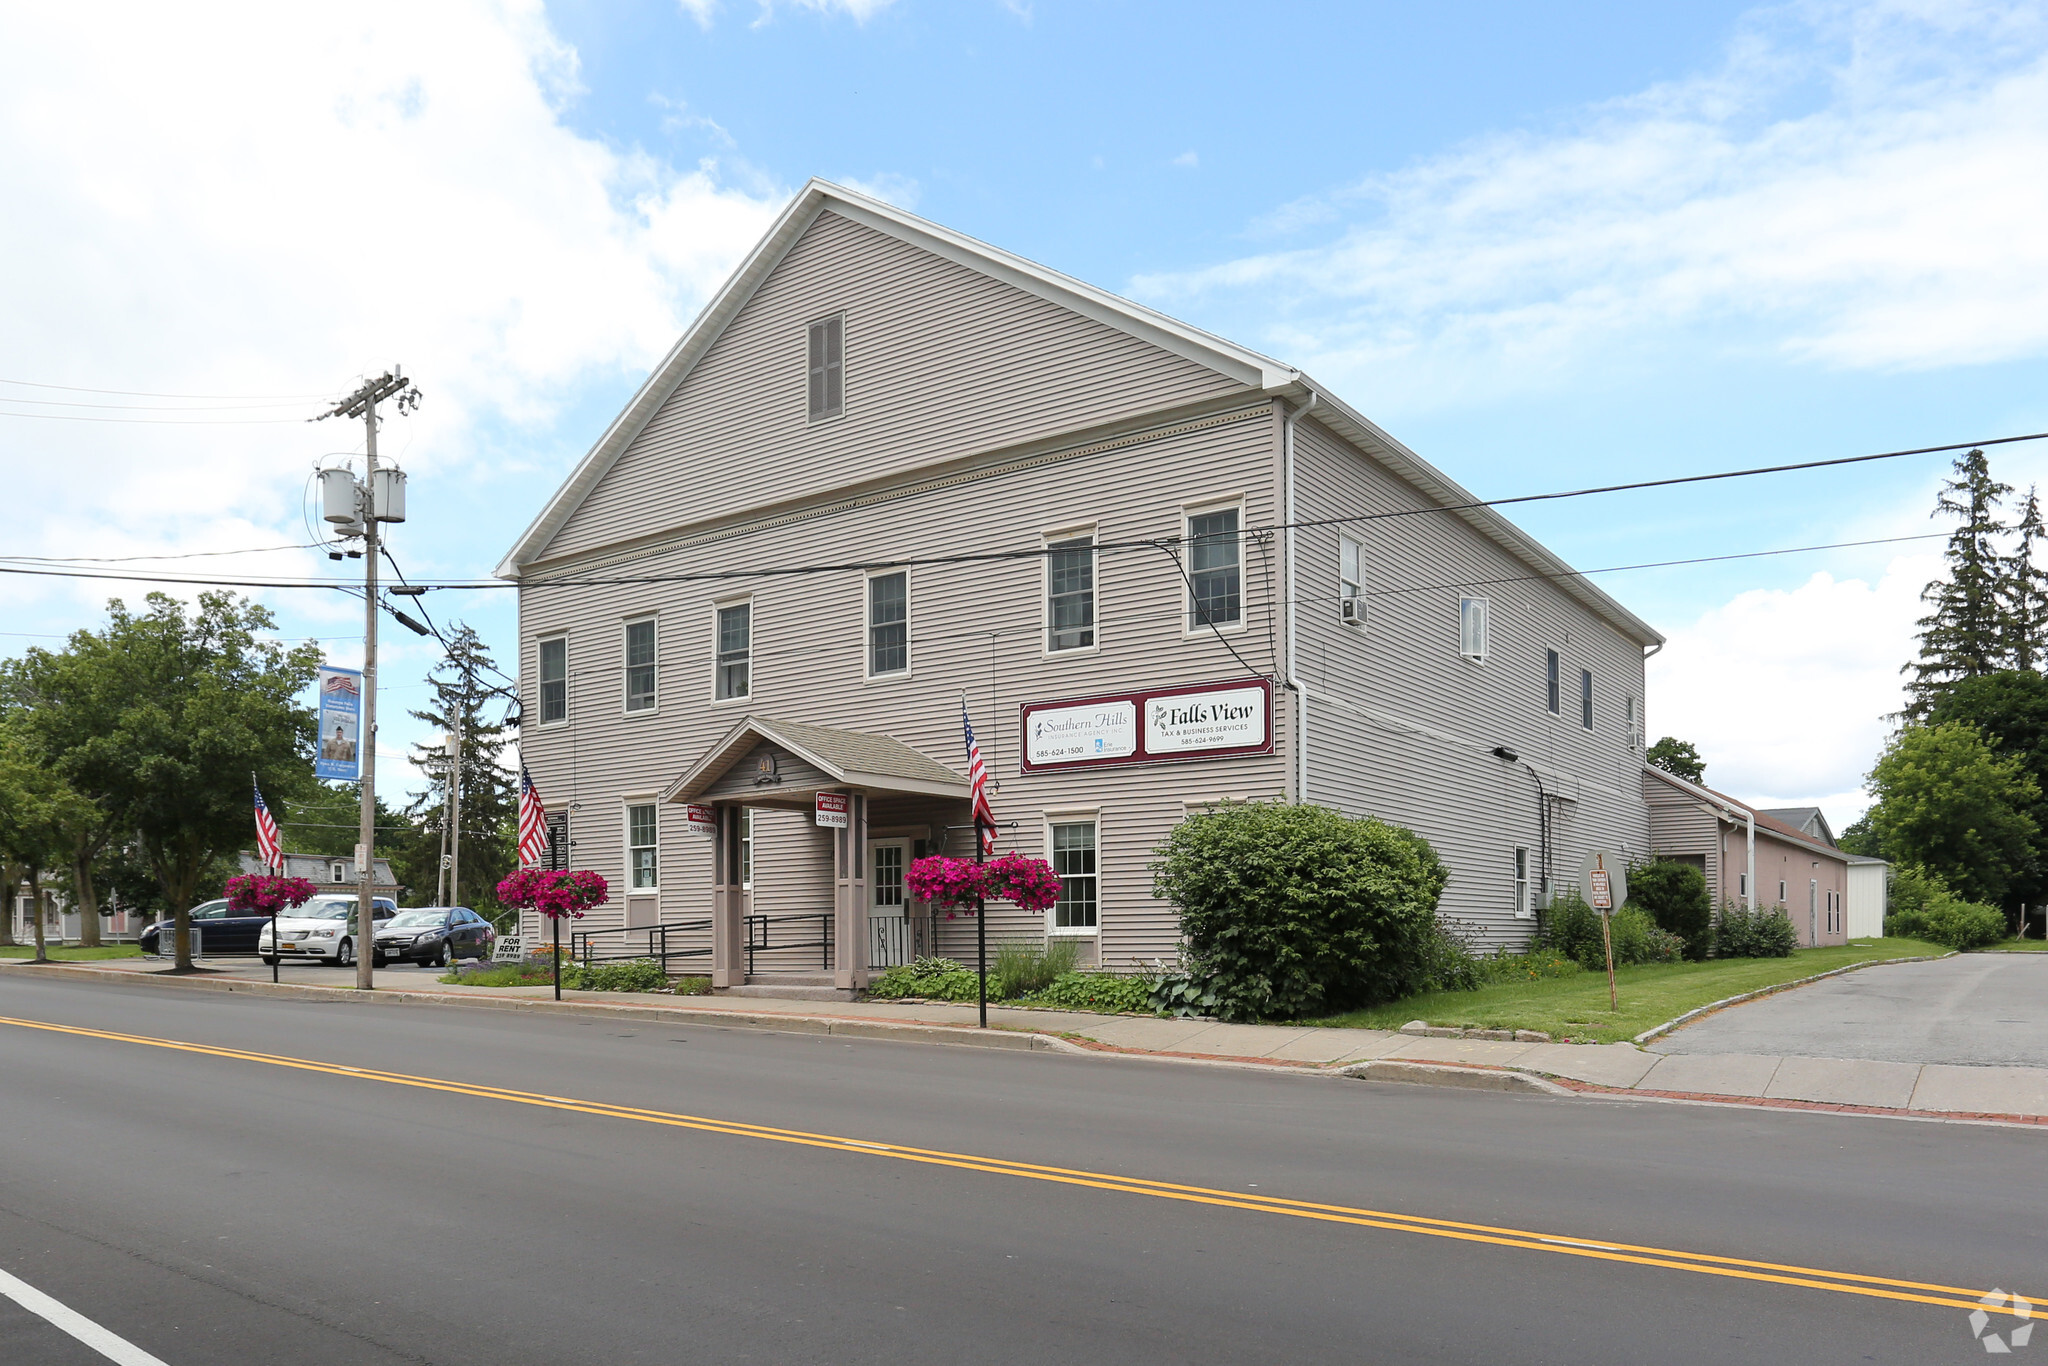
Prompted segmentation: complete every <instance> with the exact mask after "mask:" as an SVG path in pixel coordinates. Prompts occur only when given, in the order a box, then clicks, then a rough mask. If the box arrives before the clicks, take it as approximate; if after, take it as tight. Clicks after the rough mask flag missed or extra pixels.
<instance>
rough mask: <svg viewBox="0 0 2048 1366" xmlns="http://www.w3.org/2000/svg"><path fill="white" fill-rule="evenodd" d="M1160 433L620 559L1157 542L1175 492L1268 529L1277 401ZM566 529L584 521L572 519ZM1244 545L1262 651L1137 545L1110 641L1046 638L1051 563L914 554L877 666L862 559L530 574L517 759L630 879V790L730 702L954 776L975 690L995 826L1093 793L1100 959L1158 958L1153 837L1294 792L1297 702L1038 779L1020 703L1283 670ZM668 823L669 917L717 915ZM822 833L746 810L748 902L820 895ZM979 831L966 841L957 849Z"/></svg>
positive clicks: (588, 862) (665, 815) (1104, 629)
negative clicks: (542, 697) (1156, 757)
mask: <svg viewBox="0 0 2048 1366" xmlns="http://www.w3.org/2000/svg"><path fill="white" fill-rule="evenodd" d="M850 335H851V334H850V333H849V336H850ZM849 354H851V342H849ZM1164 431H1165V434H1163V435H1157V436H1153V437H1150V438H1145V439H1137V440H1128V441H1125V442H1123V443H1122V444H1119V445H1118V446H1116V447H1115V448H1114V449H1111V450H1107V451H1100V452H1097V453H1094V454H1086V455H1080V456H1076V457H1073V458H1071V459H1054V460H1050V461H1047V462H1044V463H1036V464H1031V465H1028V466H1027V467H1025V468H1021V469H1016V468H1003V469H999V470H998V471H996V472H991V473H986V474H983V475H980V476H976V477H972V478H963V479H959V480H955V481H952V482H948V483H946V484H944V485H943V486H941V487H937V488H929V489H926V490H925V491H922V492H919V493H917V494H916V495H915V496H911V497H906V498H903V499H901V500H897V501H884V502H879V503H870V504H867V505H864V506H860V507H856V508H851V509H843V510H826V511H822V512H820V513H818V514H817V515H815V516H811V517H808V518H807V519H805V520H801V521H798V522H794V523H784V524H781V525H778V526H776V527H774V528H772V529H766V530H759V531H746V530H740V531H737V532H735V533H733V534H729V535H726V536H724V537H723V538H722V539H718V540H715V541H713V542H711V543H708V544H704V545H698V546H694V547H691V548H687V549H674V550H664V551H660V552H656V553H649V554H645V555H642V556H638V557H635V558H634V559H633V560H632V561H631V564H632V572H633V573H634V574H636V575H637V574H648V575H661V574H672V573H701V572H705V571H715V570H720V569H723V568H727V567H733V566H748V567H761V568H772V567H775V566H779V565H806V564H815V563H818V562H820V561H830V560H832V559H840V558H843V559H853V558H872V557H879V556H896V555H902V556H906V557H908V556H918V555H938V554H946V553H950V552H959V551H963V550H1004V549H1022V550H1028V549H1033V548H1036V547H1037V546H1039V545H1040V544H1041V537H1042V535H1043V533H1045V532H1049V531H1055V530H1065V529H1069V528H1073V527H1077V526H1084V525H1092V526H1093V528H1094V533H1095V535H1096V537H1097V539H1098V540H1099V541H1110V542H1125V541H1133V540H1143V539H1155V540H1167V539H1171V538H1175V537H1178V536H1179V535H1180V534H1181V533H1182V515H1183V505H1184V504H1185V503H1190V502H1200V503H1206V502H1211V501H1214V500H1217V499H1221V498H1226V497H1228V498H1238V499H1242V501H1243V508H1244V511H1243V514H1242V524H1249V525H1260V524H1267V525H1270V524H1271V523H1272V522H1273V521H1274V520H1275V519H1276V517H1277V508H1276V507H1275V504H1274V501H1273V492H1272V490H1273V480H1272V473H1273V467H1274V444H1273V443H1274V431H1275V421H1274V416H1273V410H1272V407H1271V405H1270V404H1267V403H1257V404H1254V405H1251V406H1249V407H1247V408H1244V409H1241V410H1238V411H1237V412H1235V413H1228V414H1223V415H1220V416H1216V417H1210V418H1206V419H1203V420H1200V421H1195V422H1181V423H1177V424H1171V425H1169V426H1168V427H1166V428H1165V429H1164ZM1085 437H1086V434H1083V439H1084V441H1083V442H1082V443H1077V444H1084V443H1085ZM1084 448H1085V447H1084ZM738 449H739V451H741V452H745V451H746V449H747V448H746V447H745V446H744V445H742V446H740V447H739V448H738ZM757 463H758V458H757V457H754V456H752V455H751V454H749V455H747V456H746V457H745V461H744V468H740V467H739V466H738V462H737V461H736V462H735V464H734V467H733V468H731V469H730V470H729V472H728V479H729V482H730V483H732V484H733V485H735V486H737V487H738V488H740V489H742V490H744V488H745V487H747V486H748V485H749V483H750V481H751V480H752V478H753V472H754V470H755V468H756V467H757ZM680 496H681V495H679V494H677V493H674V492H666V493H661V494H659V495H657V498H656V500H657V502H659V503H660V505H661V506H664V507H673V500H675V499H677V498H679V497H680ZM575 529H576V523H575V522H574V521H573V520H572V522H571V524H570V530H572V531H574V530H575ZM1241 564H1242V586H1243V598H1244V602H1245V624H1244V627H1243V629H1241V630H1239V631H1237V632H1234V633H1232V634H1231V635H1230V637H1229V639H1230V642H1231V644H1232V645H1234V646H1235V648H1236V649H1237V650H1238V651H1239V653H1241V654H1242V655H1243V656H1244V658H1245V660H1246V661H1247V662H1248V663H1249V665H1250V669H1247V668H1246V667H1245V666H1244V665H1243V664H1240V663H1239V662H1238V661H1237V660H1236V659H1234V658H1232V656H1231V654H1230V653H1229V651H1228V650H1227V649H1226V648H1225V647H1224V646H1223V645H1222V644H1219V643H1218V641H1217V640H1216V639H1215V638H1214V636H1213V635H1212V634H1210V633H1208V632H1203V633H1199V634H1190V633H1188V632H1186V631H1185V630H1184V622H1185V614H1186V588H1185V583H1184V581H1183V579H1182V578H1181V575H1180V571H1179V569H1178V568H1177V567H1176V565H1175V563H1174V562H1173V561H1171V560H1170V559H1169V558H1168V556H1167V554H1166V553H1165V552H1163V551H1161V550H1159V549H1157V548H1153V547H1150V546H1147V547H1143V548H1139V549H1132V550H1126V551H1122V552H1104V553H1102V554H1100V555H1098V557H1097V562H1096V574H1095V587H1096V617H1097V628H1096V629H1097V642H1098V644H1097V649H1096V650H1095V651H1093V652H1089V653H1075V654H1068V655H1060V656H1051V657H1048V656H1047V655H1046V654H1045V652H1044V650H1043V630H1044V618H1043V596H1044V565H1043V561H1042V560H1041V559H1039V558H1036V557H1033V558H1026V559H1020V560H1016V561H1007V562H996V563H992V564H968V565H950V566H939V565H927V566H918V567H914V568H912V569H911V570H910V638H911V644H910V658H911V668H910V672H909V674H908V675H907V676H892V677H886V678H878V679H869V678H867V677H866V676H865V669H864V658H865V655H864V651H865V644H866V640H865V620H866V619H865V613H864V595H865V593H866V578H865V576H864V575H862V574H861V573H859V572H857V571H840V572H833V573H829V574H822V575H814V576H801V577H786V578H777V577H762V578H755V579H746V580H739V581H732V582H723V583H718V584H715V585H713V584H705V583H681V584H650V585H639V586H634V585H625V586H598V585H586V586H564V587H559V588H555V587H549V586H547V585H545V584H544V583H534V582H529V583H527V584H525V585H523V586H522V588H521V591H520V643H521V679H522V684H521V686H522V688H523V690H524V695H525V697H526V705H527V707H528V709H529V712H528V714H529V715H534V716H537V715H538V714H539V711H538V705H537V698H536V691H537V677H536V671H537V667H538V650H537V642H538V640H539V639H540V638H542V637H545V636H549V635H553V634H557V633H566V634H567V635H568V638H569V652H568V653H569V717H568V720H567V721H566V722H563V723H558V724H554V725H538V724H536V725H531V726H529V727H528V728H527V729H526V731H525V733H524V735H523V737H522V748H523V754H524V758H525V762H526V764H527V766H528V768H529V769H530V770H531V772H532V774H533V777H534V781H535V782H536V784H538V786H539V787H540V789H541V793H542V796H543V798H544V799H545V800H546V801H547V803H548V805H549V809H550V810H560V809H562V808H564V807H568V806H574V807H576V808H577V809H575V810H574V811H573V812H572V816H571V822H572V825H571V838H572V840H573V841H574V848H573V857H574V863H575V866H577V867H585V868H595V869H597V870H598V871H599V872H601V873H603V874H604V875H605V876H606V877H607V878H621V879H622V878H623V877H624V873H625V850H624V818H623V813H622V810H621V808H622V806H623V803H624V799H625V798H626V796H627V795H628V794H635V795H639V794H649V793H654V792H658V791H660V790H661V789H662V788H664V787H666V786H667V785H668V784H669V783H670V782H672V781H673V780H674V779H675V778H676V777H677V776H678V775H679V774H681V773H682V772H684V771H685V770H686V769H687V768H689V767H690V766H691V765H692V764H693V763H695V762H696V761H697V759H698V758H699V757H700V756H701V755H702V754H703V753H704V752H705V750H706V749H708V748H709V746H710V745H711V744H712V743H713V742H714V741H715V740H716V739H718V738H719V737H720V736H722V735H723V734H725V733H726V732H727V731H728V730H729V729H731V727H733V726H734V725H736V724H737V723H738V722H739V720H740V718H741V717H743V716H745V715H747V714H749V713H754V714H758V715H761V716H766V717H774V718H782V719H787V720H792V721H805V722H812V723H816V724H819V725H828V726H839V727H844V728H847V729H851V730H864V731H870V732H875V733H879V734H885V735H890V736H893V737H895V738H896V739H898V740H901V741H903V742H904V743H906V744H909V745H911V746H913V747H915V748H917V749H919V750H921V751H923V752H924V753H926V754H928V755H930V756H932V757H933V758H935V759H938V760H939V761H941V762H943V763H945V764H947V765H948V766H949V767H952V768H954V769H955V770H956V771H958V772H961V773H963V774H964V772H965V770H966V764H965V756H964V754H963V752H962V740H961V733H960V703H961V696H962V693H963V692H964V693H965V694H966V696H967V703H968V706H969V708H970V710H971V712H972V715H973V719H974V723H975V729H976V732H977V735H978V737H979V738H980V741H981V744H982V752H983V755H984V758H985V760H986V762H987V763H988V766H989V771H990V774H991V777H992V778H993V779H994V780H995V781H997V782H999V783H1000V784H1001V788H1000V790H999V791H998V792H996V793H995V794H994V796H993V802H994V806H995V811H996V815H997V818H998V819H999V820H1001V821H1004V822H1008V821H1016V822H1018V826H1017V828H1016V830H1015V831H1014V833H1013V832H1011V831H1008V830H1006V831H1005V832H1004V834H1003V839H1002V842H1001V843H1002V848H1004V849H1005V850H1008V849H1011V848H1015V849H1017V850H1018V851H1020V852H1023V853H1026V854H1032V855H1038V856H1041V857H1042V856H1045V855H1046V853H1047V850H1046V848H1045V843H1046V840H1045V833H1044V827H1045V816H1044V813H1045V812H1046V811H1047V810H1049V809H1071V808H1078V807H1093V808H1097V809H1099V816H1098V817H1097V819H1098V822H1099V826H1098V828H1099V836H1098V839H1099V845H1098V849H1099V852H1098V868H1099V876H1100V891H1099V896H1100V906H1101V934H1100V941H1101V947H1100V954H1101V959H1102V961H1103V962H1104V963H1105V964H1106V965H1108V966H1111V967H1131V966H1134V965H1137V964H1141V963H1145V962H1149V961H1150V960H1151V959H1153V958H1159V957H1168V958H1170V957H1172V956H1173V954H1174V952H1175V945H1176V942H1177V938H1178V935H1177V929H1176V924H1175V918H1174V916H1173V913H1172V911H1171V908H1170V907H1169V906H1167V905H1166V904H1165V903H1163V902H1159V901H1156V900H1154V899H1153V898H1152V895H1151V876H1150V873H1149V872H1148V871H1147V864H1148V863H1149V861H1150V859H1151V855H1152V850H1153V848H1154V847H1155V846H1156V845H1157V844H1158V843H1159V842H1160V840H1161V839H1163V838H1164V836H1165V834H1166V833H1167V831H1168V830H1170V829H1171V827H1172V825H1173V824H1174V823H1175V822H1177V821H1178V820H1180V819H1181V818H1182V815H1183V812H1184V809H1185V806H1184V804H1185V803H1202V802H1211V801H1216V800H1219V799H1222V798H1227V797H1234V798H1279V797H1282V796H1283V795H1284V794H1285V760H1284V759H1283V758H1282V757H1280V756H1281V755H1284V754H1285V753H1286V752H1287V747H1288V746H1289V744H1290V743H1291V740H1290V737H1289V734H1288V730H1287V724H1286V723H1287V713H1286V709H1285V706H1284V704H1282V703H1278V702H1276V713H1277V714H1276V717H1275V731H1276V741H1277V745H1278V753H1277V754H1275V755H1271V756H1252V757H1246V758H1230V759H1211V760H1194V761H1190V762H1182V763H1167V764H1149V765H1135V766H1130V767H1124V768H1115V769H1105V770H1097V771H1093V772H1087V773H1072V772H1069V773H1063V774H1051V775H1037V776H1032V777H1026V776H1023V775H1021V774H1020V772H1019V769H1018V759H1019V748H1020V741H1021V736H1020V731H1021V726H1020V721H1019V715H1018V707H1019V705H1020V704H1021V703H1023V702H1025V701H1041V700H1053V699H1058V698H1065V697H1081V696H1088V695H1091V694H1096V693H1105V692H1122V691H1127V690H1136V689H1143V688H1150V687H1162V686H1173V685H1180V684H1196V683H1206V682H1216V681H1224V680H1231V679H1238V678H1243V677H1246V676H1247V675H1248V674H1250V673H1253V672H1266V671H1271V670H1273V669H1274V668H1275V667H1276V665H1275V661H1274V658H1273V652H1272V648H1271V642H1273V641H1274V640H1275V639H1276V637H1277V631H1278V623H1277V621H1276V619H1275V618H1274V615H1273V613H1274V609H1275V604H1276V601H1277V596H1278V593H1277V576H1278V573H1279V568H1280V566H1279V560H1278V555H1277V551H1276V550H1274V549H1269V550H1267V551H1266V552H1264V553H1262V552H1261V550H1260V549H1259V548H1258V547H1257V546H1256V545H1253V544H1250V543H1247V544H1246V545H1245V546H1244V548H1243V552H1242V555H1241ZM607 572H609V571H607ZM742 596H746V597H750V598H751V602H752V605H753V658H752V674H753V689H752V695H751V696H750V697H748V698H746V699H744V700H738V701H714V700H713V699H712V632H713V613H714V610H715V605H716V604H717V603H719V602H724V601H729V600H731V599H733V598H736V597H742ZM650 612H651V613H654V614H655V617H656V620H657V621H658V623H659V630H658V636H657V666H658V679H659V682H658V699H657V705H656V706H655V707H654V708H653V709H651V710H648V711H641V712H634V713H627V712H626V711H625V710H624V704H625V694H624V664H625V658H624V632H623V623H624V622H625V621H626V620H627V619H628V618H632V617H644V616H645V615H646V614H648V613H650ZM912 814H915V813H912ZM899 819H901V815H900V814H886V813H885V812H883V811H878V812H877V814H876V816H875V819H874V821H873V822H872V823H873V824H878V825H881V824H886V825H890V826H894V825H895V824H896V823H897V822H898V820H899ZM965 820H966V808H965V803H960V804H959V809H958V811H956V812H955V813H953V815H952V817H951V820H950V821H948V820H946V819H943V817H939V818H934V819H932V820H930V821H929V823H930V824H936V825H944V824H949V823H956V824H957V823H961V822H964V821H965ZM660 823H661V835H662V842H661V890H660V896H659V914H660V916H661V918H662V919H664V920H680V919H686V918H694V917H699V916H703V915H707V914H708V913H709V907H710V849H709V841H706V840H704V839H702V838H701V837H697V836H693V835H691V834H690V833H689V832H688V831H687V830H686V829H685V828H684V825H685V823H684V821H683V819H682V812H681V810H680V808H677V807H673V806H663V807H662V808H661V811H660ZM827 847H828V846H827V844H826V842H825V841H824V839H823V838H822V832H819V831H817V830H816V829H815V827H814V826H812V824H811V823H810V819H809V817H808V816H805V815H800V814H783V813H773V814H769V815H764V816H762V817H760V818H758V821H757V824H756V827H755V849H754V890H753V909H754V911H755V912H756V913H762V914H770V913H772V914H793V913H802V912H806V911H813V910H824V909H829V907H830V904H831V888H830V884H829V880H828V878H829V873H828V866H827V858H828V854H827ZM967 847H968V846H966V845H965V844H964V842H963V843H962V844H960V845H957V846H956V848H957V849H958V851H959V852H963V853H964V852H966V851H967ZM623 914H624V910H623V908H622V907H621V906H619V905H617V904H614V905H613V906H610V907H606V908H604V909H602V910H600V911H597V912H595V913H594V914H593V915H592V916H591V917H590V918H589V919H588V920H587V921H586V922H585V923H584V927H585V928H594V927H600V926H604V925H610V924H619V923H621V918H622V917H623ZM636 918H638V917H636ZM1044 926H1045V919H1044V917H1042V916H1038V915H1025V914H1022V913H1018V912H1015V911H1010V910H1006V909H1002V908H999V909H998V911H997V914H996V915H995V916H993V917H992V918H991V921H990V931H991V935H992V937H994V938H996V939H1000V938H1003V937H1006V936H1015V935H1019V934H1024V933H1030V934H1033V935H1036V934H1039V933H1043V931H1044ZM941 931H942V935H943V936H944V939H943V940H942V944H943V946H944V947H945V948H946V949H947V951H949V952H953V951H966V947H967V945H968V944H970V943H971V940H972V935H973V926H972V922H971V921H965V920H960V921H954V922H943V923H942V926H941Z"/></svg>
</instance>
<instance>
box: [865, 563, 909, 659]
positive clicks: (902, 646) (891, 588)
mask: <svg viewBox="0 0 2048 1366" xmlns="http://www.w3.org/2000/svg"><path fill="white" fill-rule="evenodd" d="M909 669H910V575H909V574H908V573H906V572H904V571H902V570H898V571H897V572H896V573H894V574H877V575H875V576H874V577H872V578H870V579H869V580H868V675H869V676H870V677H878V676H880V675H882V674H900V673H906V672H908V671H909Z"/></svg>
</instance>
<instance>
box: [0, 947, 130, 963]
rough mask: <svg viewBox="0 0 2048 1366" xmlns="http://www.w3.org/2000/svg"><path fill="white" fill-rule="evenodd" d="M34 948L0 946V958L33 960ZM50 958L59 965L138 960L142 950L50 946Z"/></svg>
mask: <svg viewBox="0 0 2048 1366" xmlns="http://www.w3.org/2000/svg"><path fill="white" fill-rule="evenodd" d="M35 956H36V946H35V945H33V944H6V945H0V958H33V957H35ZM50 957H51V958H53V959H55V960H56V961H58V962H60V963H86V962H92V961H94V960H96V959H100V958H140V957H142V950H141V948H139V947H138V946H136V945H134V944H102V945H100V946H99V947H98V948H96V949H81V948H76V947H73V948H58V947H57V946H56V945H55V944H52V945H51V946H50Z"/></svg>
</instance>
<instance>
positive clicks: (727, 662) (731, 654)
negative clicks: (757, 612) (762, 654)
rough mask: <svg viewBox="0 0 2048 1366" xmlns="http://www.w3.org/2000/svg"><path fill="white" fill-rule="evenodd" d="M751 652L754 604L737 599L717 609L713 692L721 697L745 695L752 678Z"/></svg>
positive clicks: (752, 650) (752, 649) (752, 647)
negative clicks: (715, 675) (729, 605)
mask: <svg viewBox="0 0 2048 1366" xmlns="http://www.w3.org/2000/svg"><path fill="white" fill-rule="evenodd" d="M753 652H754V608H753V604H751V603H745V602H742V603H737V604H735V605H734V606H731V607H721V608H719V609H718V660H717V675H718V677H717V683H716V686H715V691H716V695H717V696H718V697H720V698H727V697H745V696H747V694H748V692H749V690H750V688H751V685H752V682H753V680H752V679H751V678H750V677H749V676H748V669H747V665H748V663H749V662H750V660H751V658H752V655H753Z"/></svg>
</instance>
